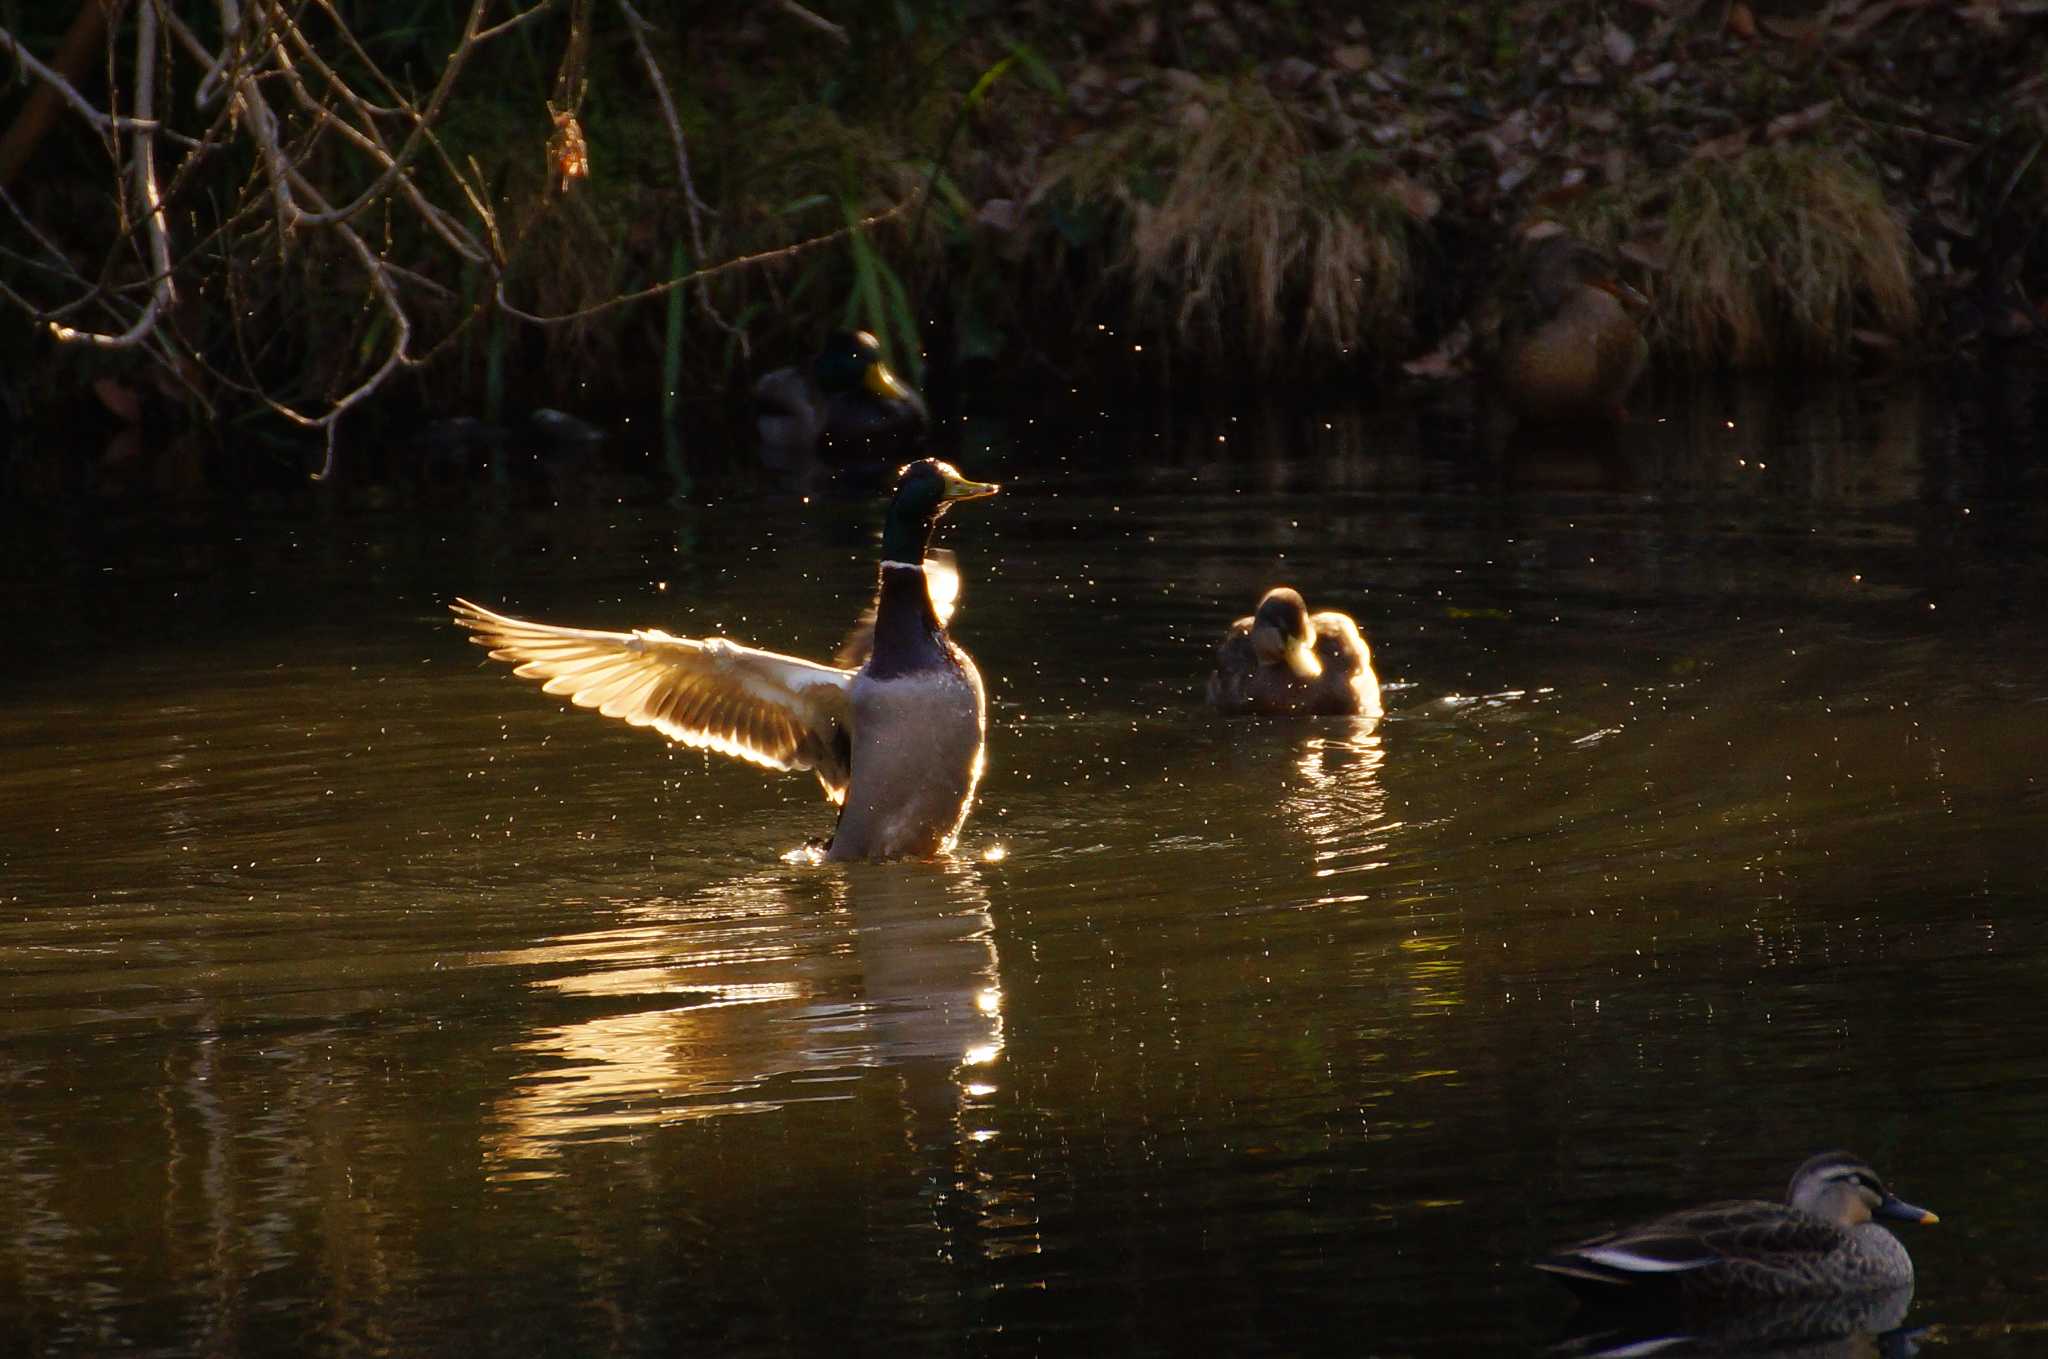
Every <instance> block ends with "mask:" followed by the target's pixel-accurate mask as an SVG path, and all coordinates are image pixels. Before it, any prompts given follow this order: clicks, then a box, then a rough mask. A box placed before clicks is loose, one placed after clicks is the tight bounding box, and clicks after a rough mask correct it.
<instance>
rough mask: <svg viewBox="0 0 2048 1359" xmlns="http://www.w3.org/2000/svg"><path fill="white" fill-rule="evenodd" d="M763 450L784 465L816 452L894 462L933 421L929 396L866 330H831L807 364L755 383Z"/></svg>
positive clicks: (851, 460)
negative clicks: (902, 373)
mask: <svg viewBox="0 0 2048 1359" xmlns="http://www.w3.org/2000/svg"><path fill="white" fill-rule="evenodd" d="M754 401H755V406H756V410H757V415H756V419H755V424H756V427H757V430H758V432H759V434H760V439H761V457H762V460H763V461H764V462H767V463H768V464H770V465H771V466H774V467H779V468H783V469H790V468H796V467H801V466H803V465H805V464H807V463H809V462H810V461H811V460H812V459H814V458H815V459H818V460H821V461H823V462H827V463H830V464H832V465H834V466H840V467H844V466H848V465H858V464H862V463H866V462H872V461H876V460H886V461H887V462H888V463H889V465H891V466H893V465H895V464H896V463H897V462H899V461H901V460H902V457H903V455H904V453H905V452H906V451H907V450H909V449H912V448H914V447H915V446H916V445H917V444H918V442H919V441H920V440H922V438H923V437H924V433H925V430H926V427H927V426H928V425H929V424H930V423H931V417H930V414H929V412H928V411H927V410H926V409H925V404H924V398H923V397H922V396H919V395H918V393H917V389H916V388H914V387H912V386H910V385H909V384H908V383H906V382H904V381H903V379H902V378H899V377H897V376H896V374H895V372H894V371H893V370H892V369H891V368H890V367H889V365H888V364H887V363H886V362H885V361H884V360H883V358H882V346H881V344H880V343H879V342H878V341H876V339H875V337H874V336H873V335H871V334H869V333H868V332H867V331H865V330H856V331H851V332H846V333H841V334H836V335H833V336H831V337H829V338H828V339H827V340H826V341H825V344H824V347H823V348H822V349H820V350H819V351H818V356H817V358H815V359H813V360H812V361H811V366H810V369H809V371H805V370H804V369H801V368H778V369H776V370H775V371H774V372H772V373H769V374H767V375H766V376H764V377H763V378H762V379H761V380H760V381H759V382H757V383H755V384H754Z"/></svg>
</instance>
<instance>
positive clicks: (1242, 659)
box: [1209, 585, 1382, 717]
mask: <svg viewBox="0 0 2048 1359" xmlns="http://www.w3.org/2000/svg"><path fill="white" fill-rule="evenodd" d="M1209 702H1210V704H1211V705H1212V706H1214V707H1216V708H1218V709H1220V710H1221V711H1223V712H1225V713H1228V714H1231V715H1233V716H1236V715H1241V714H1244V713H1266V714H1273V715H1283V716H1310V715H1316V716H1356V717H1378V716H1380V714H1381V711H1382V709H1381V707H1380V682H1379V677H1378V676H1376V675H1374V674H1373V672H1372V648H1370V647H1368V646H1367V645H1366V643H1365V638H1364V636H1362V635H1361V634H1360V633H1359V631H1358V624H1357V623H1355V622H1353V621H1352V620H1351V616H1350V615H1349V614H1343V613H1335V612H1324V613H1316V614H1311V613H1310V612H1309V611H1308V605H1307V604H1305V603H1303V602H1302V598H1301V595H1300V594H1299V593H1298V592H1297V591H1294V590H1291V589H1289V588H1288V587H1287V586H1285V585H1281V586H1276V587H1274V588H1273V589H1271V590H1268V591H1266V595H1265V598H1263V599H1261V600H1260V601H1259V607H1258V609H1257V610H1256V611H1254V612H1253V614H1252V615H1251V617H1249V618H1240V619H1238V620H1237V621H1236V622H1235V623H1232V624H1231V625H1230V630H1229V631H1228V632H1226V633H1224V635H1223V640H1222V642H1221V643H1219V644H1218V645H1217V647H1216V668H1215V669H1214V670H1213V671H1211V672H1210V675H1209Z"/></svg>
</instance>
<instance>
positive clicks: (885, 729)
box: [450, 459, 997, 860]
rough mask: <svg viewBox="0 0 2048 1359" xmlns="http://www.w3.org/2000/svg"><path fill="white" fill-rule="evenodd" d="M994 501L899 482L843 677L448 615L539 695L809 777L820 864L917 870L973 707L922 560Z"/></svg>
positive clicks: (966, 491)
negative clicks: (824, 835) (947, 530)
mask: <svg viewBox="0 0 2048 1359" xmlns="http://www.w3.org/2000/svg"><path fill="white" fill-rule="evenodd" d="M996 490H997V488H996V487H995V486H994V485H991V484H989V483H985V482H978V481H969V480H967V479H966V478H965V477H963V476H961V475H960V473H959V471H958V470H956V469H955V468H953V467H952V466H950V465H949V464H947V463H943V462H939V461H937V460H935V459H922V460H920V461H917V462H913V463H911V464H910V465H909V466H907V467H905V468H903V470H902V472H901V473H900V474H899V475H898V477H897V483H896V492H895V495H894V496H893V497H892V498H891V500H890V502H889V509H888V514H887V517H886V519H885V520H884V522H883V528H882V563H881V568H880V576H881V579H880V583H879V587H878V593H877V596H876V603H875V617H874V625H873V633H872V643H871V645H870V646H869V647H868V649H867V653H866V655H865V657H864V658H863V659H861V660H860V661H859V663H858V664H857V665H854V666H848V665H843V664H842V665H821V664H818V663H816V662H813V661H806V660H799V659H798V658H796V657H793V656H784V655H779V654H777V653H775V652H772V651H760V650H756V649H755V648H753V647H747V646H740V645H738V644H736V643H733V642H729V641H726V640H725V639H724V638H720V637H712V638H703V639H696V638H687V637H674V636H671V635H669V634H668V633H666V632H662V631H659V630H656V629H644V630H643V629H636V630H634V631H632V632H602V631H596V630H591V629H584V628H564V627H556V626H554V625H552V624H548V623H533V622H528V621H526V620H524V619H519V618H510V617H507V616H505V615H504V614H500V613H494V612H492V611H491V610H489V609H486V608H484V607H483V606H481V605H478V604H472V603H470V602H469V601H468V600H466V599H458V600H456V601H455V603H454V604H453V605H451V606H450V607H451V609H452V611H453V612H454V615H455V621H456V622H457V623H459V624H461V625H462V626H463V627H466V628H468V629H469V630H470V632H471V634H472V636H471V638H470V640H471V641H473V642H475V643H476V644H477V645H479V646H484V647H488V648H490V654H491V657H492V659H494V660H500V661H507V662H511V663H513V664H514V665H516V666H517V667H518V668H517V669H516V670H514V672H513V673H514V674H517V675H522V676H525V677H526V678H529V679H538V680H542V681H544V683H543V684H542V686H541V687H542V689H543V690H544V691H545V692H547V693H550V694H560V695H563V696H565V697H567V698H568V699H569V701H570V702H572V703H574V704H576V705H577V706H578V707H583V708H595V709H597V711H598V712H600V713H601V714H603V715H604V716H606V717H616V718H621V719H623V720H624V721H626V722H629V723H631V724H632V725H634V726H636V727H652V728H654V729H655V730H656V731H659V732H660V733H662V734H663V735H664V736H666V737H668V738H669V739H670V740H671V741H675V742H677V743H678V744H681V745H686V746H691V747H694V748H696V749H699V750H712V751H717V752H718V753H720V754H722V755H731V756H734V757H736V758H738V759H743V760H748V761H751V762H752V763H754V764H758V765H761V766H764V767H766V768H769V769H808V770H810V771H812V772H813V773H815V774H816V775H817V777H818V782H819V783H820V784H822V785H823V786H824V790H825V796H826V797H827V798H828V799H829V800H830V801H832V802H833V803H834V804H835V805H837V806H838V808H839V819H838V824H837V826H836V827H835V829H834V831H833V834H832V839H831V843H830V844H829V846H828V847H827V848H826V851H825V856H824V857H825V858H826V859H827V860H849V859H893V858H905V857H931V856H934V855H938V854H942V853H944V852H946V851H947V850H948V849H950V848H951V847H952V844H953V840H954V838H955V836H957V835H958V834H959V831H960V827H961V824H962V823H963V822H964V821H965V820H966V819H967V812H968V808H969V807H970V806H971V805H972V804H973V801H974V790H975V785H976V784H977V783H978V782H979V780H980V778H981V769H982V756H983V750H982V741H983V735H984V731H985V727H986V711H987V705H986V701H985V699H984V697H983V694H982V687H981V675H980V673H979V672H978V671H977V670H976V669H975V668H974V662H973V661H972V660H971V659H969V657H968V655H967V653H966V652H965V651H963V650H961V649H960V647H959V646H958V645H957V644H955V643H954V641H953V640H952V638H951V637H949V636H948V635H947V633H946V614H947V613H949V612H950V601H951V597H952V593H953V592H952V590H951V589H950V588H946V587H947V586H948V585H949V584H950V582H949V581H947V580H945V579H944V577H945V576H946V575H947V573H946V572H945V571H944V570H943V569H941V568H939V567H938V566H936V565H935V564H934V565H933V566H930V567H928V566H927V563H926V556H925V552H926V548H927V546H928V545H929V544H930V541H931V536H932V530H933V527H934V526H935V525H936V524H937V522H938V520H939V519H940V518H941V517H942V516H943V515H944V514H945V513H946V511H947V510H948V509H949V508H951V507H952V506H953V505H954V504H956V503H957V502H959V501H963V500H979V499H981V498H983V497H985V496H992V495H994V494H995V493H996ZM933 575H938V576H940V577H941V580H940V581H939V582H938V585H939V588H937V589H934V588H933V583H932V582H931V579H930V578H931V577H932V576H933ZM934 594H937V595H939V596H940V603H943V604H944V605H945V606H946V607H944V608H943V609H942V608H941V607H940V605H939V604H938V603H935V602H934Z"/></svg>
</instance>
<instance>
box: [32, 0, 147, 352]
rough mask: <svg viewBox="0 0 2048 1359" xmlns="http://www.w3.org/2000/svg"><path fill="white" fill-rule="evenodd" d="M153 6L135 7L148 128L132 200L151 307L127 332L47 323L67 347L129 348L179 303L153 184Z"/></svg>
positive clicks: (139, 138)
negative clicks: (144, 244) (143, 238)
mask: <svg viewBox="0 0 2048 1359" xmlns="http://www.w3.org/2000/svg"><path fill="white" fill-rule="evenodd" d="M156 18H157V14H156V4H155V0H143V3H142V4H140V5H137V6H136V8H135V112H136V114H137V117H136V119H135V122H137V123H138V124H147V125H148V126H147V128H142V127H138V128H137V129H136V130H135V131H134V133H133V150H132V151H131V153H130V154H131V155H132V156H133V158H134V159H133V168H134V171H135V196H136V198H137V199H138V200H139V202H140V204H141V207H142V214H143V219H142V220H143V229H144V232H145V233H146V235H147V237H148V240H149V267H150V275H151V277H150V284H151V286H150V294H149V304H148V305H147V306H145V307H144V308H143V309H142V315H140V316H138V317H136V318H135V321H134V323H133V324H132V325H130V326H129V327H128V329H126V330H124V331H122V332H121V333H120V334H118V335H108V334H105V333H103V332H100V331H89V330H74V329H73V328H72V327H70V326H67V325H63V324H61V323H59V322H56V321H52V322H50V333H51V334H53V335H55V336H56V337H57V338H58V339H59V340H62V341H64V342H65V343H66V344H90V345H96V346H98V347H99V348H102V349H127V348H130V347H131V346H134V345H136V344H139V343H141V342H142V340H143V339H144V338H146V337H147V336H148V335H149V333H150V331H151V330H153V329H155V327H156V322H157V317H159V316H161V315H162V314H163V311H164V308H166V307H168V306H169V305H170V304H171V303H173V302H175V301H177V297H178V294H177V290H176V288H175V287H174V286H173V284H172V282H171V240H170V234H169V231H168V229H167V227H166V226H165V223H164V205H163V200H162V198H160V197H159V196H158V194H157V185H156V133H155V128H156V116H155V115H156V33H157V28H156Z"/></svg>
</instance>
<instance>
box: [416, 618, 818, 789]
mask: <svg viewBox="0 0 2048 1359" xmlns="http://www.w3.org/2000/svg"><path fill="white" fill-rule="evenodd" d="M449 610H450V612H452V613H453V614H454V615H455V621H456V622H457V623H459V624H461V625H462V626H463V627H465V628H468V629H469V631H470V634H471V635H470V640H471V641H472V642H475V643H476V644H477V645H478V646H481V647H485V648H488V649H489V651H490V655H491V658H492V659H493V660H499V661H506V662H509V663H511V664H512V666H513V670H512V673H513V674H515V675H519V676H522V677H523V678H526V679H537V680H540V681H541V690H542V692H544V693H549V694H555V695H559V696H561V697H563V698H566V699H568V700H569V701H570V702H571V703H574V704H575V705H576V706H577V707H579V708H594V709H596V710H597V711H598V712H599V713H600V714H602V715H603V716H605V717H612V718H617V719H619V720H620V721H623V722H627V723H630V724H631V725H633V726H636V727H651V728H653V729H654V730H655V731H658V732H660V733H661V734H662V735H664V736H666V737H668V738H669V739H670V740H671V741H675V742H677V743H678V744H681V745H686V746H690V747H693V748H695V749H698V750H711V751H716V752H718V753H719V754H721V755H730V756H733V757H735V758H737V759H742V760H748V761H751V762H752V763H754V764H757V765H761V766H763V767H765V768H768V769H810V770H813V771H815V772H816V773H817V775H818V780H819V782H821V783H823V784H824V785H825V791H826V794H827V795H828V796H829V797H831V798H832V800H833V801H835V802H837V801H839V800H840V799H841V798H842V797H844V795H845V790H846V780H847V767H846V756H845V752H846V751H847V749H848V745H849V743H848V741H847V739H846V731H847V727H848V726H849V724H850V721H851V708H850V704H849V701H848V693H849V690H850V688H851V686H852V684H853V672H852V671H851V670H845V669H841V668H839V667H836V666H829V665H818V664H816V663H815V662H812V661H806V660H800V659H798V658H797V657H794V656H783V655H779V654H777V653H775V652H772V651H759V650H756V649H755V648H753V647H746V646H739V645H736V644H735V643H732V642H728V641H726V640H724V639H723V638H715V637H714V638H706V639H701V640H700V639H696V638H689V637H674V636H671V635H670V634H668V633H666V632H662V631H659V630H658V629H652V628H649V629H644V630H642V629H635V630H634V631H632V632H604V631H600V630H597V629H592V628H564V627H556V626H555V625H553V624H551V623H535V622H532V621H530V620H528V619H524V618H512V617H509V616H507V615H505V614H501V613H494V612H492V611H491V610H489V609H486V608H484V607H483V606H482V605H480V604H472V603H471V602H470V601H468V600H466V599H458V600H456V601H455V602H454V603H453V604H451V605H450V606H449Z"/></svg>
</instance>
